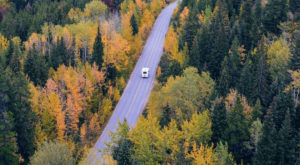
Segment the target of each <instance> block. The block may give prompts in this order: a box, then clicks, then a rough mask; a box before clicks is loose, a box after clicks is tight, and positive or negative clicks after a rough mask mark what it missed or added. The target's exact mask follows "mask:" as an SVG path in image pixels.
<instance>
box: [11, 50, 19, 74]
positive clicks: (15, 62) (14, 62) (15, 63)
mask: <svg viewBox="0 0 300 165" xmlns="http://www.w3.org/2000/svg"><path fill="white" fill-rule="evenodd" d="M9 66H10V68H11V70H12V71H13V72H20V71H21V63H20V57H19V54H18V52H17V51H14V53H13V55H12V58H11V60H10V62H9Z"/></svg>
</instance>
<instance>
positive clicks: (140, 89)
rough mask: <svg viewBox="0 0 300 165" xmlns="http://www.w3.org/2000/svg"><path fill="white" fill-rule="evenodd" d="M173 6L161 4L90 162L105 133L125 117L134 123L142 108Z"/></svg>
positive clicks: (93, 159) (107, 135) (92, 159)
mask: <svg viewBox="0 0 300 165" xmlns="http://www.w3.org/2000/svg"><path fill="white" fill-rule="evenodd" d="M176 6H177V1H176V2H173V3H172V4H170V5H169V6H167V7H166V8H164V9H163V10H162V12H161V13H160V15H159V16H158V17H157V19H156V21H155V23H154V26H153V28H152V32H151V34H150V36H149V38H148V40H147V42H146V44H145V46H144V49H143V52H142V54H141V56H140V58H139V60H138V62H137V64H136V66H135V68H134V70H133V72H132V73H131V76H130V79H129V81H128V83H127V86H126V88H125V90H124V92H123V94H122V96H121V98H120V100H119V102H118V104H117V106H116V108H115V110H114V112H113V114H112V116H111V118H110V119H109V121H108V123H107V125H106V127H105V129H104V131H103V132H102V134H101V136H100V138H99V139H98V141H97V142H96V144H95V146H94V148H93V151H92V153H90V155H89V156H88V158H87V160H88V161H89V162H91V163H92V162H96V161H97V160H98V159H100V157H101V153H99V151H102V150H103V148H104V147H105V144H104V142H108V141H109V134H108V133H109V132H110V131H115V128H116V127H117V125H118V121H119V120H120V121H121V122H122V121H124V119H125V118H126V120H127V122H128V124H129V126H130V127H133V126H135V124H136V122H137V120H138V118H139V116H140V114H141V113H142V111H143V110H144V108H145V106H146V103H147V101H148V98H149V95H150V93H151V90H152V88H153V85H154V81H155V73H156V69H157V66H158V63H159V61H160V57H161V55H162V53H163V45H164V40H165V36H166V34H167V32H168V29H169V24H170V20H171V17H172V13H173V11H174V9H175V8H176ZM143 67H148V68H150V69H149V77H148V78H142V77H141V72H142V68H143ZM95 153H96V156H95Z"/></svg>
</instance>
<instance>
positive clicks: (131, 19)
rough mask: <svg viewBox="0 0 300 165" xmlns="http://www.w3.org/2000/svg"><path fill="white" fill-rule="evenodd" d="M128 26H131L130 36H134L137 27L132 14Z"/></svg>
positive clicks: (137, 30) (137, 29)
mask: <svg viewBox="0 0 300 165" xmlns="http://www.w3.org/2000/svg"><path fill="white" fill-rule="evenodd" d="M130 25H131V28H132V34H133V35H136V34H137V33H138V32H139V27H138V24H137V22H136V18H135V15H134V14H132V16H131V18H130Z"/></svg>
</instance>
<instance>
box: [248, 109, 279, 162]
mask: <svg viewBox="0 0 300 165" xmlns="http://www.w3.org/2000/svg"><path fill="white" fill-rule="evenodd" d="M274 137H277V134H276V130H275V127H274V123H273V120H272V117H271V114H270V112H268V114H267V115H266V117H265V121H264V125H263V134H262V137H261V139H260V141H259V142H258V145H257V151H256V152H255V154H254V158H253V163H254V164H255V165H273V164H276V163H277V162H276V153H277V150H276V148H277V145H276V138H274Z"/></svg>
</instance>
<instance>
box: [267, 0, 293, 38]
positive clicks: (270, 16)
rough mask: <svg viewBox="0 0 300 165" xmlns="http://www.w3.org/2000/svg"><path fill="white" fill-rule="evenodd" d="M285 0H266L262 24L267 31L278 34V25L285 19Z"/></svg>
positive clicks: (286, 7) (286, 8)
mask: <svg viewBox="0 0 300 165" xmlns="http://www.w3.org/2000/svg"><path fill="white" fill-rule="evenodd" d="M287 4H288V3H287V0H270V1H268V3H267V5H266V7H265V9H264V16H263V25H264V28H265V30H266V31H267V32H272V33H274V34H277V35H278V34H279V33H280V29H279V28H278V25H279V23H280V22H284V21H286V19H287V10H288V6H287Z"/></svg>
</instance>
